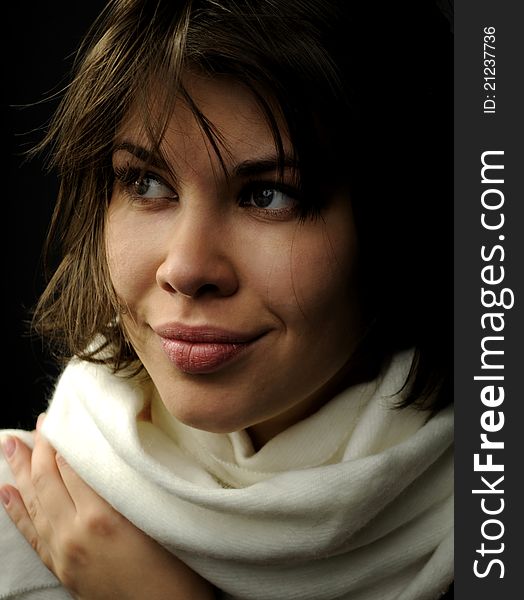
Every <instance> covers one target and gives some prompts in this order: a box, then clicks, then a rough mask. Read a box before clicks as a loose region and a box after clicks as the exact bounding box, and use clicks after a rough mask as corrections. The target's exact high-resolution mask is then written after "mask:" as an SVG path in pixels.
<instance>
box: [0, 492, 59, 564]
mask: <svg viewBox="0 0 524 600" xmlns="http://www.w3.org/2000/svg"><path fill="white" fill-rule="evenodd" d="M0 496H1V498H2V504H3V505H4V508H5V510H6V512H7V514H8V516H9V518H10V519H11V521H13V523H14V524H15V525H16V527H17V529H18V531H20V533H21V534H22V535H23V536H24V538H25V539H26V540H27V541H28V543H29V544H30V545H31V546H32V548H33V549H34V550H36V552H37V553H38V555H39V556H40V558H41V559H42V561H43V562H44V564H45V565H46V566H47V567H48V568H51V567H52V564H51V562H52V561H51V554H50V552H49V549H48V547H47V544H46V543H45V542H44V540H43V539H42V538H41V537H40V536H39V535H38V532H37V530H36V528H35V526H34V524H33V521H32V520H31V517H30V516H29V513H28V512H27V509H26V507H25V504H24V502H23V500H22V497H21V496H20V494H19V492H18V490H17V489H16V488H14V487H13V486H11V485H5V486H3V487H2V488H0Z"/></svg>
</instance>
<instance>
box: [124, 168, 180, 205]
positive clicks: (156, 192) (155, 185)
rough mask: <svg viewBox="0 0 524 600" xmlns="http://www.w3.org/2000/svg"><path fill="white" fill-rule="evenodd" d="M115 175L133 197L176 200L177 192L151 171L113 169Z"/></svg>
mask: <svg viewBox="0 0 524 600" xmlns="http://www.w3.org/2000/svg"><path fill="white" fill-rule="evenodd" d="M115 177H116V179H117V180H118V181H119V182H120V183H121V185H122V186H123V187H124V189H125V191H126V193H128V194H129V195H130V196H131V197H132V198H133V199H138V200H159V199H168V200H176V199H177V198H178V196H177V194H176V193H175V192H174V191H173V189H172V188H171V187H169V186H168V185H167V184H165V183H164V182H163V181H162V179H161V178H160V177H158V176H156V175H154V174H152V173H145V174H142V173H141V172H140V171H139V170H138V169H134V168H125V169H115Z"/></svg>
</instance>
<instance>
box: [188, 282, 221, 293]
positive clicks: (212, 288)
mask: <svg viewBox="0 0 524 600" xmlns="http://www.w3.org/2000/svg"><path fill="white" fill-rule="evenodd" d="M217 292H218V286H217V285H215V284H214V283H206V284H204V285H202V286H200V287H199V288H198V290H197V292H196V294H194V295H195V296H205V295H206V294H216V293H217Z"/></svg>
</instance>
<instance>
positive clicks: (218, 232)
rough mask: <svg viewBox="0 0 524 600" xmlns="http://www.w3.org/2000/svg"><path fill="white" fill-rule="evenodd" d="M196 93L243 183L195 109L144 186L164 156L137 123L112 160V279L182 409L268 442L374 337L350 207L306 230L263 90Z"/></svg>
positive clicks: (169, 136) (164, 385) (221, 82)
mask: <svg viewBox="0 0 524 600" xmlns="http://www.w3.org/2000/svg"><path fill="white" fill-rule="evenodd" d="M185 83H186V85H187V87H188V89H189V92H190V94H191V95H192V97H193V99H194V100H195V101H196V103H197V105H198V106H199V108H200V109H201V110H202V112H203V113H204V115H205V116H206V118H207V119H208V120H209V121H210V122H211V123H212V124H213V125H214V127H216V128H217V130H218V131H219V133H220V135H221V139H222V141H223V142H224V144H225V147H226V148H227V151H223V152H222V156H223V158H224V160H225V163H226V166H227V172H228V177H226V176H225V174H224V172H223V170H222V167H221V166H220V163H219V160H218V158H217V156H216V153H215V152H214V151H213V149H212V148H211V145H210V143H209V140H208V139H207V138H206V137H205V135H203V134H202V132H201V130H200V129H199V126H198V124H197V122H196V120H195V118H194V116H193V114H192V113H191V111H190V110H189V109H188V108H187V106H186V105H184V103H183V102H182V101H180V102H178V103H177V106H176V109H175V111H174V114H173V116H172V118H171V120H170V123H169V126H168V129H167V131H166V133H165V137H164V140H163V144H162V154H163V156H164V157H166V158H167V162H168V166H169V170H168V169H167V168H166V166H167V165H165V164H163V163H162V161H161V160H158V161H157V162H158V164H156V163H155V161H154V160H153V161H150V163H149V165H151V162H153V163H154V164H153V166H148V167H147V171H146V174H145V175H144V174H143V173H141V169H142V168H143V167H144V163H143V162H142V158H143V157H144V156H143V149H145V150H148V149H149V146H148V142H147V137H146V136H145V135H144V133H143V131H141V127H140V123H139V122H138V119H137V118H136V115H133V114H132V113H131V114H130V115H129V118H128V119H126V120H125V122H124V123H123V124H122V126H121V128H120V130H119V132H118V135H117V138H116V140H115V152H114V155H113V166H114V169H115V174H116V183H115V186H114V190H113V194H112V198H111V203H110V206H109V214H108V222H107V227H106V244H107V249H108V261H109V267H110V273H111V278H112V282H113V285H114V288H115V290H116V293H117V295H118V297H119V299H120V301H121V303H122V304H123V306H125V311H124V314H123V316H122V319H123V323H124V326H125V328H126V330H127V333H128V336H129V338H130V340H131V342H132V344H133V346H134V348H135V350H136V352H137V354H138V356H139V357H140V359H141V361H142V362H143V364H144V366H145V368H146V369H147V371H148V373H149V374H150V376H151V378H152V380H153V382H154V383H155V385H156V388H157V390H158V392H159V395H160V397H161V399H162V401H163V402H164V404H165V406H166V407H167V409H168V410H169V412H170V413H171V414H173V415H174V416H175V417H177V418H178V419H179V420H181V421H182V422H184V423H186V424H188V425H190V426H193V427H196V428H199V429H204V430H207V431H215V432H230V431H236V430H239V429H243V428H249V430H250V432H251V434H252V436H253V438H254V439H256V440H257V443H259V444H263V443H264V442H265V441H267V440H268V439H269V438H271V437H272V436H274V435H275V434H276V433H278V432H279V431H281V430H282V429H284V428H286V427H288V426H289V425H291V424H293V423H294V422H296V421H298V420H300V419H301V418H303V417H304V416H305V415H307V414H309V413H310V412H312V411H313V410H315V409H316V408H318V406H320V405H321V404H322V403H323V402H325V401H326V400H327V399H329V394H330V393H332V392H331V391H330V382H332V381H333V380H334V379H335V378H336V377H337V374H339V372H340V371H341V370H342V368H343V366H344V364H345V363H346V362H347V360H348V358H349V357H350V355H351V353H352V351H353V349H354V347H355V344H356V341H357V339H358V338H359V336H360V332H361V325H360V318H359V309H358V304H357V297H356V296H357V295H356V289H355V262H356V254H357V238H356V231H355V225H354V220H353V214H352V210H351V204H350V201H349V198H348V197H347V195H346V194H345V193H344V194H343V193H340V194H338V195H337V194H334V195H333V196H332V197H331V198H329V199H328V201H327V202H326V208H325V209H323V211H322V213H321V215H320V216H319V217H318V218H313V219H306V220H305V221H301V220H300V219H299V215H298V211H297V206H298V203H299V202H300V198H299V197H298V192H296V191H295V188H296V177H295V175H296V174H295V173H294V172H293V171H292V168H291V167H290V166H288V167H286V170H285V172H284V174H283V177H282V178H280V177H279V175H278V169H277V168H276V150H275V144H274V139H273V136H272V133H271V130H270V128H269V127H268V125H267V123H266V121H265V118H264V116H263V114H262V112H261V110H260V109H259V107H258V105H257V103H256V101H255V99H254V97H253V96H252V94H251V93H250V92H249V91H248V90H247V89H246V88H245V87H244V86H242V85H241V84H239V83H236V82H234V81H232V80H230V79H227V78H213V79H211V78H205V77H202V76H200V77H199V76H197V75H190V76H188V77H187V79H186V81H185ZM281 134H282V137H283V140H284V145H285V149H286V150H287V152H290V150H291V148H290V146H289V142H286V132H285V130H284V128H282V131H281ZM141 157H142V158H141ZM326 187H328V186H326Z"/></svg>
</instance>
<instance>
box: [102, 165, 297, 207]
mask: <svg viewBox="0 0 524 600" xmlns="http://www.w3.org/2000/svg"><path fill="white" fill-rule="evenodd" d="M114 175H115V178H116V179H117V180H118V181H119V182H120V183H121V184H122V185H123V186H124V190H125V192H126V193H127V194H128V195H129V197H130V199H131V200H132V202H137V203H140V204H144V205H154V204H157V203H158V202H162V201H164V202H169V203H171V202H173V201H176V200H178V195H177V194H176V192H174V191H173V196H172V197H167V196H166V197H158V198H145V197H142V196H140V195H139V194H137V193H135V192H134V189H135V188H136V187H137V186H138V185H139V184H140V183H141V182H143V181H144V180H147V179H150V180H154V181H156V182H158V183H159V184H160V185H162V186H165V187H167V188H168V189H170V190H172V188H171V186H170V185H169V184H167V183H166V182H165V181H164V180H163V178H162V177H160V176H159V175H157V174H155V173H152V172H147V171H143V170H142V169H139V168H134V167H115V169H114ZM269 189H271V190H275V191H277V192H280V193H282V194H285V195H286V196H288V197H289V198H291V200H293V201H294V203H293V205H292V206H290V207H285V208H276V209H272V208H265V207H257V206H254V205H251V204H249V201H250V198H251V196H252V195H253V194H255V193H256V192H261V191H264V190H269ZM300 197H301V194H300V190H299V187H298V186H293V185H289V184H286V183H283V182H276V181H274V180H273V181H271V180H260V179H253V180H248V181H246V182H245V183H244V185H243V186H242V190H241V192H240V194H239V196H238V203H239V206H244V207H246V208H250V209H251V210H252V211H253V212H256V213H260V214H262V215H265V216H268V215H273V216H276V217H287V216H291V215H295V214H297V213H298V211H299V205H300Z"/></svg>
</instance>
